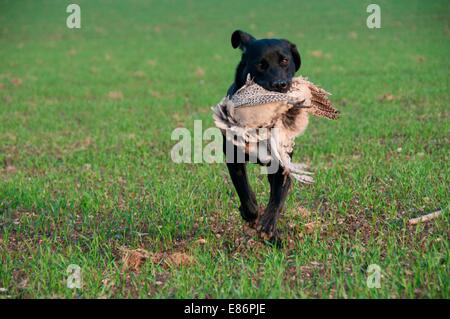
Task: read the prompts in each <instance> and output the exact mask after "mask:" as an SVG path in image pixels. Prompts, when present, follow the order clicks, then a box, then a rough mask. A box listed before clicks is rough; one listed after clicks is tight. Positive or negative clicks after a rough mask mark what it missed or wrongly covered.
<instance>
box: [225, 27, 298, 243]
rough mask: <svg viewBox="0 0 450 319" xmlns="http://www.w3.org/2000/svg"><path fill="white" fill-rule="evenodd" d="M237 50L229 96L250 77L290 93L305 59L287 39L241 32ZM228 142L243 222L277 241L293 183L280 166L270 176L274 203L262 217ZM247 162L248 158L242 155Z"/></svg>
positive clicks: (235, 43)
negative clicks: (301, 57) (293, 81)
mask: <svg viewBox="0 0 450 319" xmlns="http://www.w3.org/2000/svg"><path fill="white" fill-rule="evenodd" d="M231 45H232V46H233V48H235V49H236V48H238V47H239V48H240V49H241V50H242V51H243V53H242V58H241V61H240V62H239V64H238V66H237V69H236V76H235V79H234V83H233V84H232V85H231V87H230V88H229V89H228V93H227V94H228V95H233V94H234V93H235V92H236V91H237V90H239V88H241V87H242V86H243V85H244V84H245V81H246V78H247V74H250V76H251V77H252V78H253V80H254V81H255V82H256V83H258V84H259V85H261V86H262V87H264V88H265V89H267V90H271V91H278V92H286V91H287V90H288V89H289V87H290V85H291V81H292V77H293V76H294V74H295V72H296V71H297V70H298V69H299V68H300V64H301V59H300V54H299V53H298V50H297V47H296V46H295V44H293V43H291V42H289V41H287V40H283V39H261V40H256V39H255V38H254V37H253V36H251V35H250V34H248V33H246V32H243V31H240V30H237V31H235V32H233V34H232V36H231ZM227 143H230V142H228V141H227V140H226V139H224V151H225V150H226V149H227V148H228V149H229V148H234V154H235V158H234V160H233V161H232V162H231V163H229V162H227V167H228V171H229V173H230V176H231V179H232V181H233V185H234V187H235V188H236V191H237V194H238V196H239V199H240V201H241V206H240V207H239V210H240V212H241V216H242V218H244V220H246V221H247V222H249V223H250V225H251V226H253V227H256V228H257V229H258V230H259V231H260V232H261V235H262V236H263V238H265V239H269V240H271V241H277V240H278V236H277V232H276V222H277V219H278V217H279V216H280V214H281V212H282V210H283V207H284V202H285V200H286V197H287V195H288V193H289V188H290V186H291V179H290V177H289V176H286V175H284V174H283V168H282V167H281V166H280V167H279V168H278V171H277V172H276V173H274V174H269V175H268V179H269V184H270V200H269V203H268V205H267V207H266V208H265V209H264V211H263V212H262V213H261V215H260V216H259V214H258V212H259V208H258V204H257V202H256V197H255V194H254V193H253V191H252V189H251V187H250V185H249V183H248V179H247V173H246V163H238V161H237V157H238V156H239V155H238V152H242V151H241V150H239V149H237V148H236V147H235V146H234V145H231V144H230V145H228V146H227ZM240 156H244V157H245V158H246V160H248V157H247V156H246V155H243V154H242V153H241V155H240Z"/></svg>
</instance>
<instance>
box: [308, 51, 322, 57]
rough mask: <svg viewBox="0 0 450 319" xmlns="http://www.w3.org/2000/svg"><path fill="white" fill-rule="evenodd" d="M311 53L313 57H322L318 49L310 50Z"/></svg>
mask: <svg viewBox="0 0 450 319" xmlns="http://www.w3.org/2000/svg"><path fill="white" fill-rule="evenodd" d="M311 55H312V56H313V57H315V58H322V57H323V52H322V51H320V50H315V51H311Z"/></svg>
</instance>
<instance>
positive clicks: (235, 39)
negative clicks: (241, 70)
mask: <svg viewBox="0 0 450 319" xmlns="http://www.w3.org/2000/svg"><path fill="white" fill-rule="evenodd" d="M254 40H255V38H254V37H253V36H251V35H250V34H248V33H247V32H244V31H241V30H236V31H234V32H233V34H232V35H231V45H232V46H233V48H235V49H236V48H237V47H239V48H240V49H241V50H242V51H244V50H245V47H246V46H247V45H248V44H249V43H250V42H252V41H254Z"/></svg>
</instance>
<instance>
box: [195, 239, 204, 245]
mask: <svg viewBox="0 0 450 319" xmlns="http://www.w3.org/2000/svg"><path fill="white" fill-rule="evenodd" d="M196 243H197V244H200V245H204V244H206V239H205V238H199V239H197V241H196Z"/></svg>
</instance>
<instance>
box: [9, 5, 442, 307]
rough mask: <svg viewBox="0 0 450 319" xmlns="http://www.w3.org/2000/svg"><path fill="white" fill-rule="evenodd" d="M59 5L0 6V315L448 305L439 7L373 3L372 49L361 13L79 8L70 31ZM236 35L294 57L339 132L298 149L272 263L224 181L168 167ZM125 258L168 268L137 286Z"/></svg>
mask: <svg viewBox="0 0 450 319" xmlns="http://www.w3.org/2000/svg"><path fill="white" fill-rule="evenodd" d="M69 3H70V2H67V3H66V2H65V1H50V0H48V1H4V0H3V1H0V230H1V232H0V261H1V267H0V288H4V289H2V291H1V292H0V298H44V297H56V298H59V297H63V298H64V297H83V298H96V297H116V298H122V297H143V298H167V297H172V298H192V297H193V298H203V297H213V298H223V297H245V298H248V297H262V298H294V297H319V298H391V297H393V298H400V297H406V298H415V297H419V298H429V297H438V298H448V297H449V278H450V276H449V265H450V261H449V227H448V201H449V199H448V198H449V197H448V193H449V185H450V183H449V182H450V178H449V164H448V163H449V128H450V127H449V114H448V111H449V107H448V103H449V100H450V94H449V92H450V91H449V67H450V61H449V57H448V56H449V53H450V41H449V37H450V27H449V24H448V21H449V18H450V17H449V15H450V14H449V13H450V8H449V5H448V2H447V1H379V2H378V3H379V4H380V5H381V10H382V12H381V14H382V28H381V29H378V30H375V29H372V30H370V29H368V28H367V27H366V25H365V23H366V17H367V16H368V14H367V13H366V7H367V5H368V4H370V3H371V2H370V1H356V0H355V1H340V2H336V1H321V2H320V3H317V2H314V1H302V2H300V1H294V0H292V1H278V2H274V1H257V2H256V1H255V2H250V1H248V2H247V1H245V2H243V1H222V2H218V1H189V2H182V1H168V2H165V4H163V2H162V1H78V2H77V3H79V4H80V6H81V15H82V28H81V29H79V30H70V29H67V28H66V26H65V20H66V17H67V13H66V12H65V9H66V6H67V5H68V4H69ZM238 28H240V29H243V30H246V31H248V32H250V33H252V34H253V35H254V36H256V37H258V38H261V37H266V36H272V35H273V36H276V37H283V38H288V39H290V40H291V41H292V42H294V43H296V44H297V45H298V47H299V49H300V52H301V54H302V59H303V66H302V69H301V71H300V73H301V74H302V75H305V76H308V77H309V78H310V79H311V80H312V81H314V82H315V83H317V84H319V85H321V86H323V87H324V88H325V89H327V90H328V91H330V92H332V93H333V95H332V100H333V102H334V104H335V105H336V107H337V108H338V109H340V110H341V112H342V117H341V119H340V120H339V121H335V122H331V121H326V120H322V119H312V120H311V123H310V126H309V128H308V130H307V131H306V133H305V135H304V136H302V137H300V138H298V139H297V146H296V148H297V151H296V158H295V159H296V160H298V161H304V162H308V163H310V164H311V167H312V168H313V169H314V171H315V178H316V183H315V184H314V185H312V186H302V185H298V184H295V186H294V188H293V191H292V193H291V195H290V197H289V199H288V201H287V207H286V212H285V213H284V215H283V216H282V218H281V219H280V221H279V227H280V229H281V231H282V234H283V238H284V239H285V240H286V245H285V247H284V248H280V249H278V248H274V247H270V246H268V245H264V244H262V243H261V242H260V241H259V240H258V239H257V237H253V236H252V234H249V233H248V232H244V231H243V222H242V221H241V219H240V216H239V213H238V211H237V208H238V199H237V196H236V194H235V191H234V188H233V187H232V185H231V181H230V179H229V177H228V174H227V170H226V167H225V165H224V164H214V165H208V164H175V163H173V162H172V161H171V160H170V150H171V147H172V146H173V145H174V144H175V142H174V141H171V139H170V135H171V132H172V130H173V129H174V128H175V127H180V126H185V127H187V128H189V129H192V128H193V122H194V120H196V119H201V120H203V127H204V128H206V127H209V126H212V125H213V124H212V119H211V111H210V106H211V105H213V104H215V103H217V102H218V101H219V100H220V98H221V97H222V96H223V95H224V93H225V92H226V90H227V88H228V86H229V85H230V84H231V82H232V78H233V73H234V68H235V66H236V64H237V62H238V59H239V56H240V53H239V52H238V51H237V50H233V49H232V48H231V45H230V40H229V38H230V35H231V32H232V31H234V30H235V29H238ZM110 92H121V93H122V96H123V97H122V98H114V96H113V97H112V98H111V97H110V96H109V93H110ZM383 96H385V98H382V97H383ZM386 97H387V98H386ZM249 170H250V172H251V173H250V175H251V183H252V185H253V187H254V190H255V191H256V193H257V195H258V200H259V202H260V203H261V204H263V203H266V202H267V200H268V184H267V181H266V178H265V176H263V175H261V174H259V168H258V167H257V166H255V165H252V166H250V168H249ZM438 208H440V209H442V210H443V212H444V214H443V215H442V216H441V217H440V218H438V219H436V220H433V221H431V222H429V223H426V224H421V225H417V226H409V225H408V224H407V220H408V219H410V218H412V217H416V216H418V215H422V214H426V213H429V212H432V211H434V210H436V209H438ZM311 222H315V223H316V225H321V227H319V226H317V227H313V229H312V231H311V230H309V231H306V230H307V229H310V228H308V227H306V229H305V226H304V225H306V224H308V223H311ZM200 238H203V239H205V240H206V243H204V244H199V243H198V239H200ZM124 247H125V249H137V248H142V249H145V250H146V251H148V252H149V253H150V254H152V256H153V255H154V256H159V255H158V254H161V253H162V254H164V255H163V256H165V257H166V258H163V259H162V260H161V258H149V259H147V260H146V261H145V262H144V263H143V264H142V265H141V267H140V269H139V271H133V270H132V269H127V268H124V267H123V261H122V251H123V248H124ZM174 252H184V253H185V254H187V255H189V256H191V258H192V260H193V261H194V262H193V263H189V264H185V265H183V266H176V265H174V264H173V263H172V264H169V263H167V260H168V258H169V257H167V256H170V255H171V254H172V253H174ZM69 264H77V265H79V266H80V267H81V268H82V275H83V286H82V289H75V290H72V289H68V288H67V287H66V276H67V275H66V268H67V267H68V265H69ZM370 264H378V265H379V266H380V267H381V270H382V278H381V287H380V288H378V289H370V288H368V287H367V285H366V278H367V273H366V270H367V267H368V265H370Z"/></svg>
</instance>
